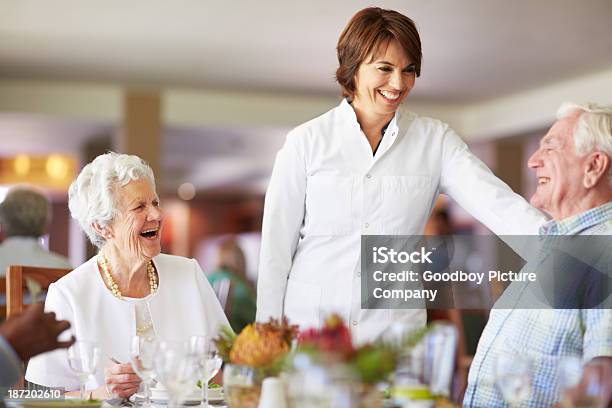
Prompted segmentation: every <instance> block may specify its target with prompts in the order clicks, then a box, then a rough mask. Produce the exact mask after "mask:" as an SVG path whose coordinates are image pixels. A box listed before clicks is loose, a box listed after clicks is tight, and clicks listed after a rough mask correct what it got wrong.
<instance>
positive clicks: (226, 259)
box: [208, 237, 256, 333]
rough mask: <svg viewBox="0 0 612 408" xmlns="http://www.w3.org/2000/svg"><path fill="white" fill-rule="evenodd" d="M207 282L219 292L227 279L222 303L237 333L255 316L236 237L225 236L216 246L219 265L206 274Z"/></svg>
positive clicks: (254, 307)
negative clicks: (217, 246)
mask: <svg viewBox="0 0 612 408" xmlns="http://www.w3.org/2000/svg"><path fill="white" fill-rule="evenodd" d="M208 280H209V282H210V284H211V285H212V286H213V288H214V289H215V292H217V294H218V295H219V292H218V290H219V289H218V288H220V287H221V286H222V282H224V281H227V282H229V293H228V296H227V300H226V301H227V302H228V303H229V305H228V306H227V307H225V310H226V313H227V318H228V320H229V322H230V325H231V326H232V329H234V331H235V332H236V333H240V331H241V330H242V329H243V328H244V327H245V326H246V325H248V324H249V323H252V322H253V321H254V320H255V310H256V299H255V287H254V285H253V283H252V282H251V281H250V280H249V278H248V277H247V275H246V259H245V256H244V252H243V251H242V249H241V248H240V245H238V242H237V241H236V239H235V238H233V237H232V238H227V239H225V240H223V241H222V242H221V244H220V245H219V248H218V267H217V269H216V270H215V271H214V272H213V273H211V274H210V275H209V276H208Z"/></svg>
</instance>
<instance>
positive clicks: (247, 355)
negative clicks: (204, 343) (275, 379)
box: [216, 319, 297, 408]
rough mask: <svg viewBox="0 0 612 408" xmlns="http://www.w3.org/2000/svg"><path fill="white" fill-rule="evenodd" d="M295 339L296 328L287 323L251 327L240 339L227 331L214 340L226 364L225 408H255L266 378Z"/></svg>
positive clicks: (276, 371)
mask: <svg viewBox="0 0 612 408" xmlns="http://www.w3.org/2000/svg"><path fill="white" fill-rule="evenodd" d="M296 335H297V326H291V325H289V324H288V322H287V320H286V319H283V320H282V321H278V320H274V319H272V320H270V321H269V322H268V323H253V324H250V325H248V326H246V327H245V328H244V329H243V330H242V332H240V334H239V335H237V336H236V335H235V334H234V332H233V331H232V330H231V329H230V328H226V329H223V330H222V331H221V334H220V337H219V338H218V339H217V340H216V343H217V348H218V350H219V353H220V354H221V356H222V357H223V360H224V361H226V362H228V363H229V365H227V366H226V367H225V369H224V379H223V381H224V386H225V392H226V398H227V402H228V405H229V406H230V407H231V408H233V407H241V408H250V407H254V408H256V407H257V405H258V403H259V396H260V394H261V382H262V381H263V379H264V378H265V377H269V376H276V375H278V374H279V373H280V372H281V371H282V369H283V364H284V359H285V357H286V355H287V354H288V353H289V351H290V349H291V342H292V341H293V339H294V338H295V337H296Z"/></svg>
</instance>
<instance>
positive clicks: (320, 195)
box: [304, 176, 353, 235]
mask: <svg viewBox="0 0 612 408" xmlns="http://www.w3.org/2000/svg"><path fill="white" fill-rule="evenodd" d="M352 196H353V178H352V177H349V176H312V177H309V178H308V181H307V184H306V213H305V218H304V223H305V224H304V229H305V233H306V234H307V235H345V234H348V233H349V232H350V230H351V212H352V210H353V208H352V198H353V197H352Z"/></svg>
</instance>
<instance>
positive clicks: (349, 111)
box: [338, 98, 401, 135]
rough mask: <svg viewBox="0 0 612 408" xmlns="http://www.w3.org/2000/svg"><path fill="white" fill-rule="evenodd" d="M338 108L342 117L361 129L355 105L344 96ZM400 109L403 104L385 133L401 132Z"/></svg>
mask: <svg viewBox="0 0 612 408" xmlns="http://www.w3.org/2000/svg"><path fill="white" fill-rule="evenodd" d="M338 109H339V110H340V113H341V115H342V117H343V118H344V119H345V120H346V121H347V122H348V123H350V124H351V126H352V127H355V128H356V129H361V125H359V122H358V121H357V115H356V114H355V109H353V106H352V105H351V104H350V103H349V102H348V100H347V99H346V98H344V99H343V100H342V102H340V105H338ZM400 111H401V106H400V107H399V108H398V109H397V110H396V111H395V115H393V119H391V122H389V124H388V125H387V128H386V130H385V134H387V133H389V132H390V133H391V134H394V135H397V134H398V132H399V126H398V123H399V121H400V116H401V112H400Z"/></svg>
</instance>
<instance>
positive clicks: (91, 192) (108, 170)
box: [68, 152, 155, 248]
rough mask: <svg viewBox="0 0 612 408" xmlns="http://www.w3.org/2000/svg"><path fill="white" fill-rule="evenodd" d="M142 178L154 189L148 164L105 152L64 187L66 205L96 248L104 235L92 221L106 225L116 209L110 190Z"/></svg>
mask: <svg viewBox="0 0 612 408" xmlns="http://www.w3.org/2000/svg"><path fill="white" fill-rule="evenodd" d="M139 179H145V180H147V181H149V182H150V183H151V185H152V186H153V188H155V177H154V175H153V170H151V167H149V165H147V163H145V161H144V160H142V159H141V158H140V157H138V156H133V155H129V154H119V153H115V152H109V153H106V154H102V155H100V156H98V157H96V158H95V159H94V160H93V161H92V162H91V163H89V164H88V165H86V166H85V167H83V170H81V173H79V176H78V177H77V179H76V180H75V181H74V182H73V183H72V184H71V185H70V189H69V190H68V208H70V214H71V215H72V218H74V219H76V220H77V221H78V222H79V224H80V225H81V228H83V230H84V231H85V233H86V234H87V237H88V238H89V240H90V241H91V243H92V244H94V245H95V246H96V247H98V248H100V247H102V245H104V242H105V240H104V238H103V237H102V236H100V235H98V234H97V233H96V231H95V230H94V228H93V224H94V223H98V224H99V225H101V226H107V225H108V224H109V223H110V222H111V221H112V220H113V218H114V217H115V215H116V212H117V200H116V198H115V197H114V190H115V188H116V187H118V186H125V185H126V184H128V183H129V182H130V181H133V180H139Z"/></svg>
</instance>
